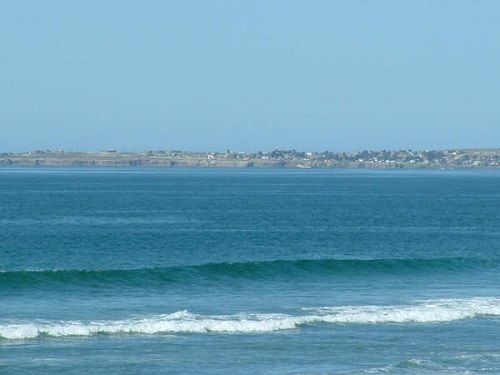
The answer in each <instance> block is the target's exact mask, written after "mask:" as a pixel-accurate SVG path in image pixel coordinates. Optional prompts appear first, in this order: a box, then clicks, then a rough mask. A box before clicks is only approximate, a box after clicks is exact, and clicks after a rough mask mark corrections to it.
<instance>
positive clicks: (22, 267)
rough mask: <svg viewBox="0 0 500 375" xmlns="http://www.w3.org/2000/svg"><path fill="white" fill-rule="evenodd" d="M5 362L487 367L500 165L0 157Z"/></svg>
mask: <svg viewBox="0 0 500 375" xmlns="http://www.w3.org/2000/svg"><path fill="white" fill-rule="evenodd" d="M0 373H1V374H52V373H58V374H101V373H103V374H104V373H105V374H107V375H111V374H377V373H381V374H387V373H389V374H390V373H393V374H436V373H443V374H463V373H471V374H472V373H491V374H498V373H500V171H499V170H432V171H425V170H415V171H412V170H380V171H374V170H320V169H318V170H316V169H309V170H291V169H268V170H266V169H245V170H242V169H180V168H179V169H176V168H172V169H147V168H144V169H141V168H103V169H99V168H95V169H85V168H3V169H0Z"/></svg>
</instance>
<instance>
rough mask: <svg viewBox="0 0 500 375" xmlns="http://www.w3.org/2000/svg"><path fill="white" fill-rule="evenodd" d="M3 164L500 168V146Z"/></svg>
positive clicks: (58, 154) (58, 158) (58, 156)
mask: <svg viewBox="0 0 500 375" xmlns="http://www.w3.org/2000/svg"><path fill="white" fill-rule="evenodd" d="M0 166H82V167H111V166H136V167H138V166H148V167H238V168H264V167H284V168H434V169H440V168H499V167H500V149H459V150H425V151H414V150H398V151H387V150H381V151H371V150H364V151H356V152H332V151H323V152H313V151H311V152H302V151H296V150H279V149H277V150H273V151H270V152H260V151H259V152H252V153H248V152H238V151H233V150H227V151H226V152H189V151H161V150H160V151H145V152H142V153H137V152H121V151H118V150H105V151H102V152H67V151H63V150H35V151H29V152H23V153H0Z"/></svg>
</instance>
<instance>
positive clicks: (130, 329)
mask: <svg viewBox="0 0 500 375" xmlns="http://www.w3.org/2000/svg"><path fill="white" fill-rule="evenodd" d="M304 311H307V314H302V315H287V314H238V315H197V314H192V313H190V312H187V311H178V312H176V313H173V314H165V315H155V316H151V317H147V318H143V319H125V320H115V321H104V320H102V321H91V322H84V321H36V322H16V323H7V324H0V337H2V338H4V339H29V338H36V337H39V336H54V337H61V336H91V335H97V334H155V333H171V334H172V333H207V332H217V333H257V332H271V331H279V330H288V329H294V328H297V327H299V326H301V325H310V324H318V323H333V324H384V323H400V324H404V323H439V322H449V321H453V320H459V319H471V318H475V317H479V316H500V298H472V299H466V300H464V299H461V300H459V299H448V300H443V299H441V300H431V301H423V302H421V303H418V304H412V305H392V306H337V307H319V308H313V309H304Z"/></svg>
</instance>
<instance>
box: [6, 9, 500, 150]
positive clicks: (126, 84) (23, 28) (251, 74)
mask: <svg viewBox="0 0 500 375" xmlns="http://www.w3.org/2000/svg"><path fill="white" fill-rule="evenodd" d="M499 20H500V1H497V0H490V1H487V0H484V1H483V0H467V1H464V0H450V1H446V0H440V1H438V0H435V1H425V0H413V1H412V0H408V1H400V0H393V1H387V0H345V1H343V0H324V1H318V0H307V1H306V0H304V1H294V0H287V1H284V0H283V1H277V0H265V1H260V0H251V1H248V0H245V1H215V0H213V1H210V0H198V1H194V0H182V1H181V0H178V1H163V0H158V1H153V0H141V1H137V0H135V1H126V0H106V1H101V0H99V1H96V0H85V1H60V0H44V1H35V0H33V1H28V0H1V1H0V152H16V151H26V150H34V149H65V150H68V151H97V150H102V149H119V150H127V151H143V150H146V149H147V150H157V149H166V150H172V149H175V150H179V149H182V150H199V151H206V150H215V151H219V150H220V151H222V150H226V149H232V150H238V151H257V150H263V151H268V150H272V149H275V148H286V149H297V150H318V151H319V150H332V151H350V150H361V149H443V148H470V147H482V148H490V147H500V105H499V103H500V68H499V67H500V22H499Z"/></svg>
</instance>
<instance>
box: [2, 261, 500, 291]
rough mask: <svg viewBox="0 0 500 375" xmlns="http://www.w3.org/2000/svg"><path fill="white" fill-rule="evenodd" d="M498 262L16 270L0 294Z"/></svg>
mask: <svg viewBox="0 0 500 375" xmlns="http://www.w3.org/2000/svg"><path fill="white" fill-rule="evenodd" d="M499 266H500V263H499V261H498V260H497V259H475V258H429V259H366V260H362V259H298V260H272V261H258V262H233V263H231V262H224V263H209V264H202V265H193V266H178V267H160V268H141V269H110V270H19V271H4V272H0V290H5V289H9V288H10V289H15V290H16V291H18V290H19V289H20V288H39V287H44V286H48V287H50V286H63V287H68V286H71V285H75V286H89V287H112V286H113V285H120V286H124V285H129V286H140V287H155V286H162V285H165V284H170V283H181V284H196V283H210V282H216V283H217V282H221V281H225V280H227V279H233V280H234V279H244V280H297V279H301V278H307V279H310V278H311V277H313V278H318V277H331V276H351V275H356V276H357V277H359V276H363V275H365V276H369V275H379V274H386V275H409V274H415V273H437V272H438V273H443V272H454V271H463V270H486V269H498V268H499Z"/></svg>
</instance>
